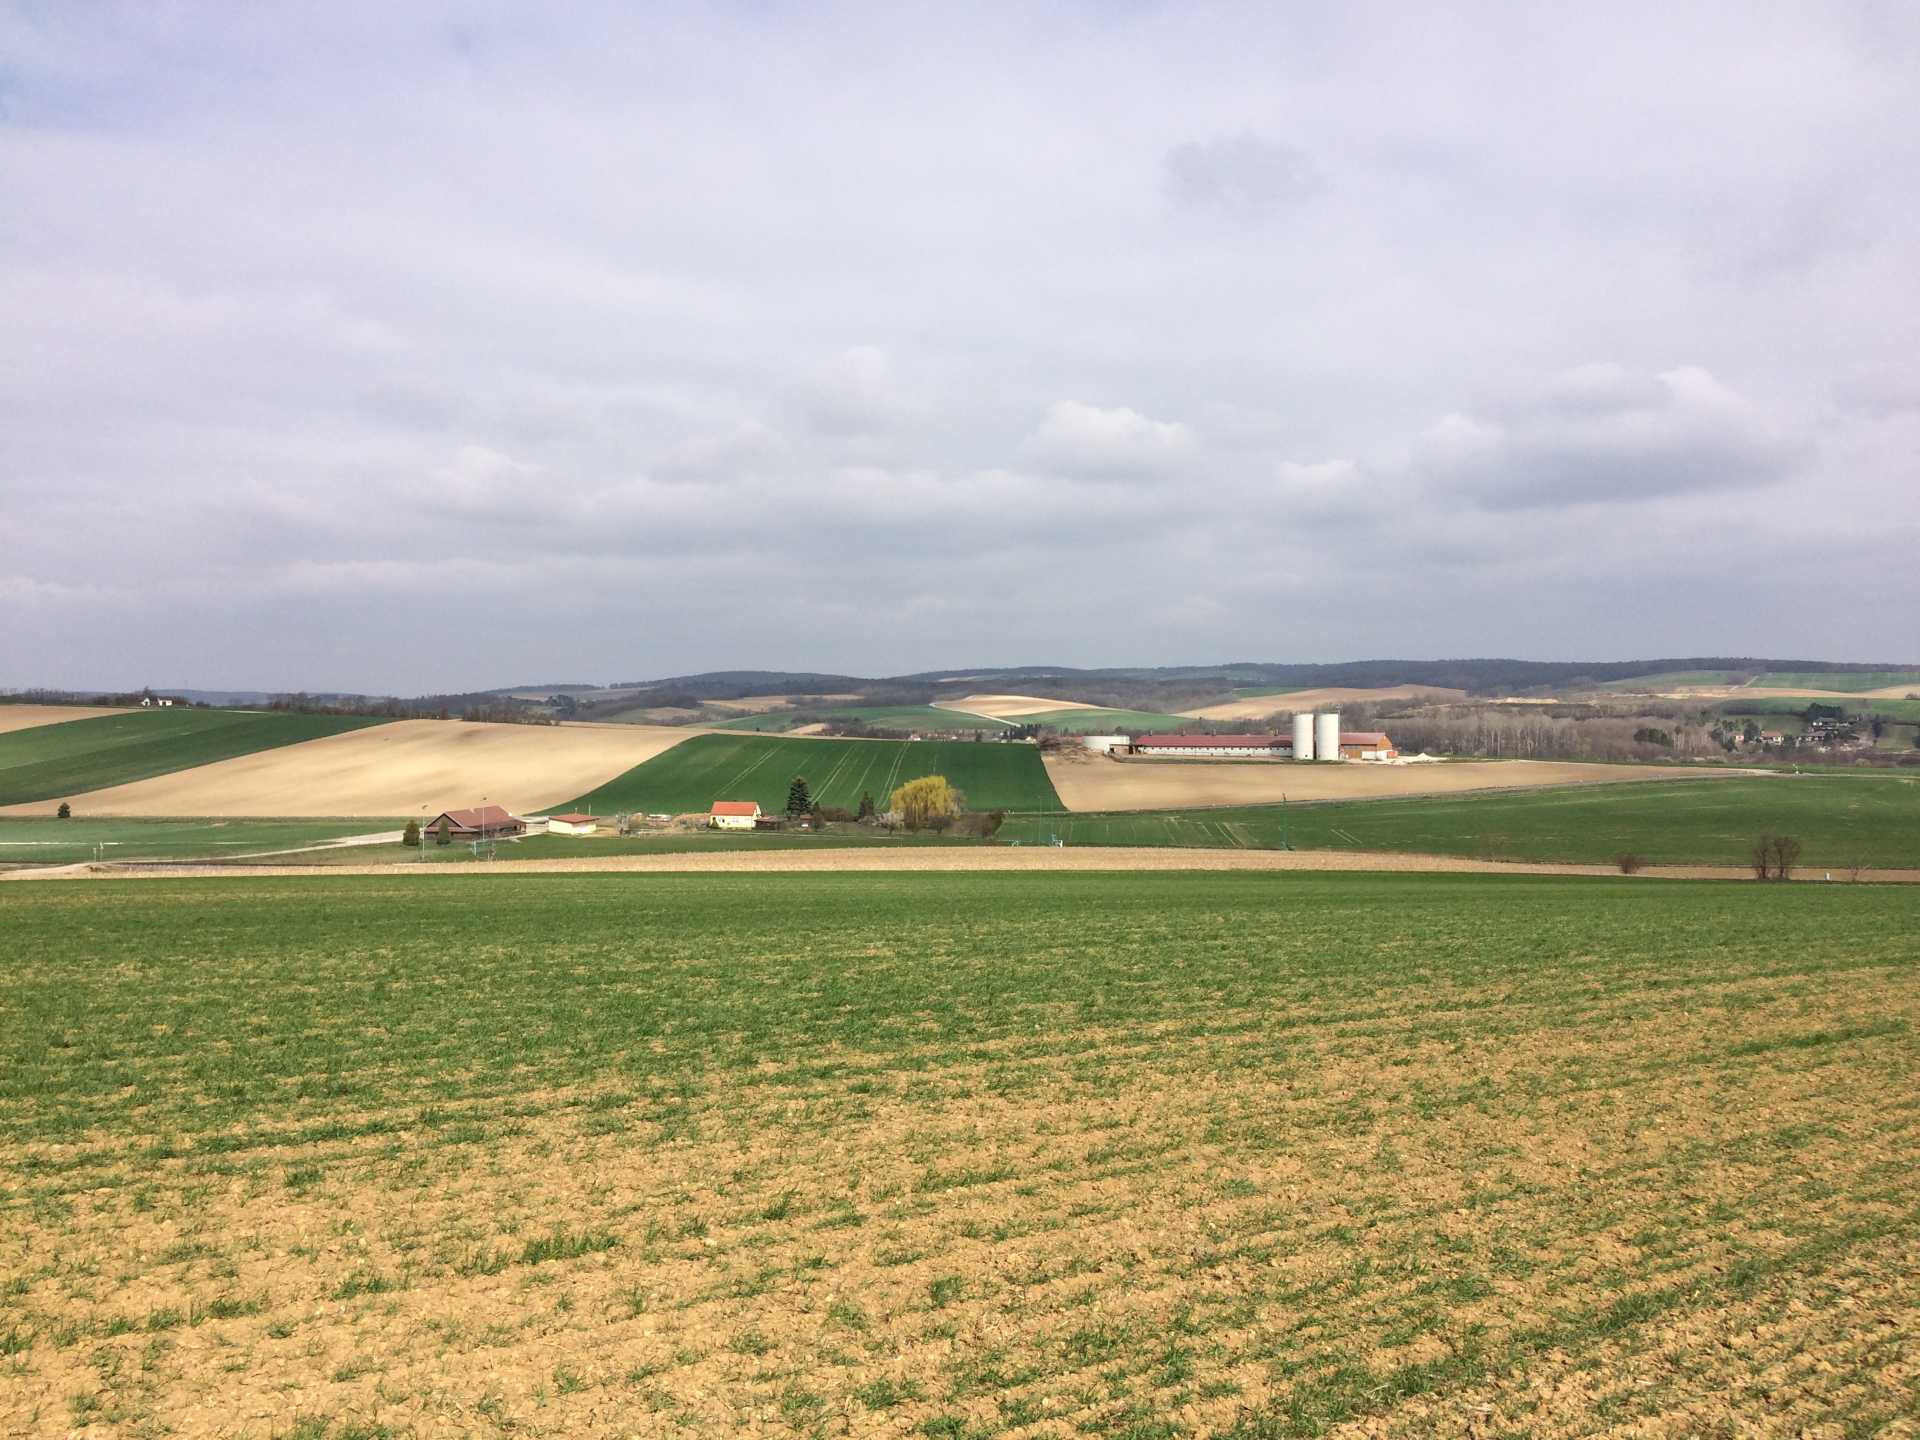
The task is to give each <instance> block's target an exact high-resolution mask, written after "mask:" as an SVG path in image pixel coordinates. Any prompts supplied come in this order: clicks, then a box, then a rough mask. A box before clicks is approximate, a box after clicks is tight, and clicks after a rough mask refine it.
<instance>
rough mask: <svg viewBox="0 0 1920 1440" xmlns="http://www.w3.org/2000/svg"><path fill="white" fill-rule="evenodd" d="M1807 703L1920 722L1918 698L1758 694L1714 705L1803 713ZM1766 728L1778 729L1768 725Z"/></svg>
mask: <svg viewBox="0 0 1920 1440" xmlns="http://www.w3.org/2000/svg"><path fill="white" fill-rule="evenodd" d="M1809 705H1821V706H1825V707H1826V708H1827V709H1829V710H1836V709H1837V710H1844V711H1845V712H1846V713H1847V714H1849V715H1879V716H1882V717H1883V718H1885V719H1888V720H1898V721H1901V722H1902V723H1904V724H1920V700H1854V699H1845V700H1842V699H1837V698H1835V699H1826V700H1810V699H1792V698H1789V697H1787V696H1784V695H1762V696H1759V697H1757V698H1755V699H1752V700H1745V699H1739V700H1722V701H1720V702H1719V703H1718V704H1717V705H1716V706H1715V707H1714V709H1715V710H1717V711H1718V712H1719V713H1720V714H1722V715H1734V716H1739V715H1752V716H1761V715H1804V714H1805V713H1806V710H1807V707H1808V706H1809ZM1766 728H1768V729H1769V730H1774V729H1778V728H1779V727H1778V726H1776V725H1769V726H1767V727H1766Z"/></svg>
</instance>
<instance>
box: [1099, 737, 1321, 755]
mask: <svg viewBox="0 0 1920 1440" xmlns="http://www.w3.org/2000/svg"><path fill="white" fill-rule="evenodd" d="M1133 753H1134V754H1136V755H1213V756H1223V757H1229V758H1232V759H1235V760H1247V759H1258V760H1291V759H1292V758H1293V738H1292V737H1291V736H1288V735H1136V736H1134V737H1133Z"/></svg>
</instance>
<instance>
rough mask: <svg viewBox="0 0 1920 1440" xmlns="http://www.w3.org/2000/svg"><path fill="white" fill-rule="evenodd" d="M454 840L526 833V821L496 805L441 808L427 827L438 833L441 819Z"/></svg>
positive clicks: (487, 838)
mask: <svg viewBox="0 0 1920 1440" xmlns="http://www.w3.org/2000/svg"><path fill="white" fill-rule="evenodd" d="M443 820H444V821H446V822H447V829H448V832H449V833H450V834H452V836H453V838H454V839H456V840H491V839H494V838H496V837H498V836H501V835H522V834H525V833H526V829H527V824H526V821H524V820H520V819H518V818H516V817H514V816H512V815H509V814H508V813H507V812H506V811H505V810H503V809H501V808H500V807H499V806H498V805H481V806H479V807H477V808H476V809H472V810H443V811H441V812H440V814H438V815H436V816H434V818H433V819H432V821H430V822H429V823H428V825H427V829H428V830H429V831H432V832H434V833H436V834H437V833H438V832H439V829H440V822H441V821H443Z"/></svg>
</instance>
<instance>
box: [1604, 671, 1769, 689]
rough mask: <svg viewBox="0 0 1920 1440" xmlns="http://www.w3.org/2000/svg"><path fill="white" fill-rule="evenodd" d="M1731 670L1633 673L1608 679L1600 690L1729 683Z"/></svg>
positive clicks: (1733, 673)
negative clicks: (1628, 675) (1650, 673)
mask: <svg viewBox="0 0 1920 1440" xmlns="http://www.w3.org/2000/svg"><path fill="white" fill-rule="evenodd" d="M1737 673H1738V672H1737V671H1733V670H1661V671H1658V672H1656V673H1655V674H1652V675H1634V676H1631V677H1629V678H1628V679H1625V680H1608V681H1606V682H1605V683H1604V684H1602V685H1601V686H1600V687H1599V688H1600V689H1602V690H1626V691H1632V692H1638V691H1643V690H1674V689H1678V688H1679V687H1681V686H1683V685H1731V684H1733V681H1734V676H1735V675H1736V674H1737Z"/></svg>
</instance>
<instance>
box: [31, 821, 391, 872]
mask: <svg viewBox="0 0 1920 1440" xmlns="http://www.w3.org/2000/svg"><path fill="white" fill-rule="evenodd" d="M404 824H406V822H405V821H404V820H90V819H87V818H85V817H84V816H79V817H75V818H74V819H71V820H53V819H42V818H39V817H35V818H31V819H17V818H13V817H0V865H71V864H73V863H75V862H77V861H81V860H92V859H95V858H96V857H97V858H100V859H105V860H220V859H232V858H234V857H235V856H240V855H246V854H248V853H251V852H253V851H257V850H288V849H292V848H294V847H295V846H301V845H316V844H319V843H320V842H321V841H323V840H336V839H339V838H341V837H342V836H347V835H366V834H371V833H374V832H377V831H381V830H386V829H395V830H397V829H399V828H400V827H401V826H402V825H404ZM344 853H346V854H350V855H355V856H363V855H364V854H365V853H366V852H365V851H363V850H361V849H360V848H359V847H357V846H356V847H354V848H353V849H352V850H349V851H346V852H344Z"/></svg>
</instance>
